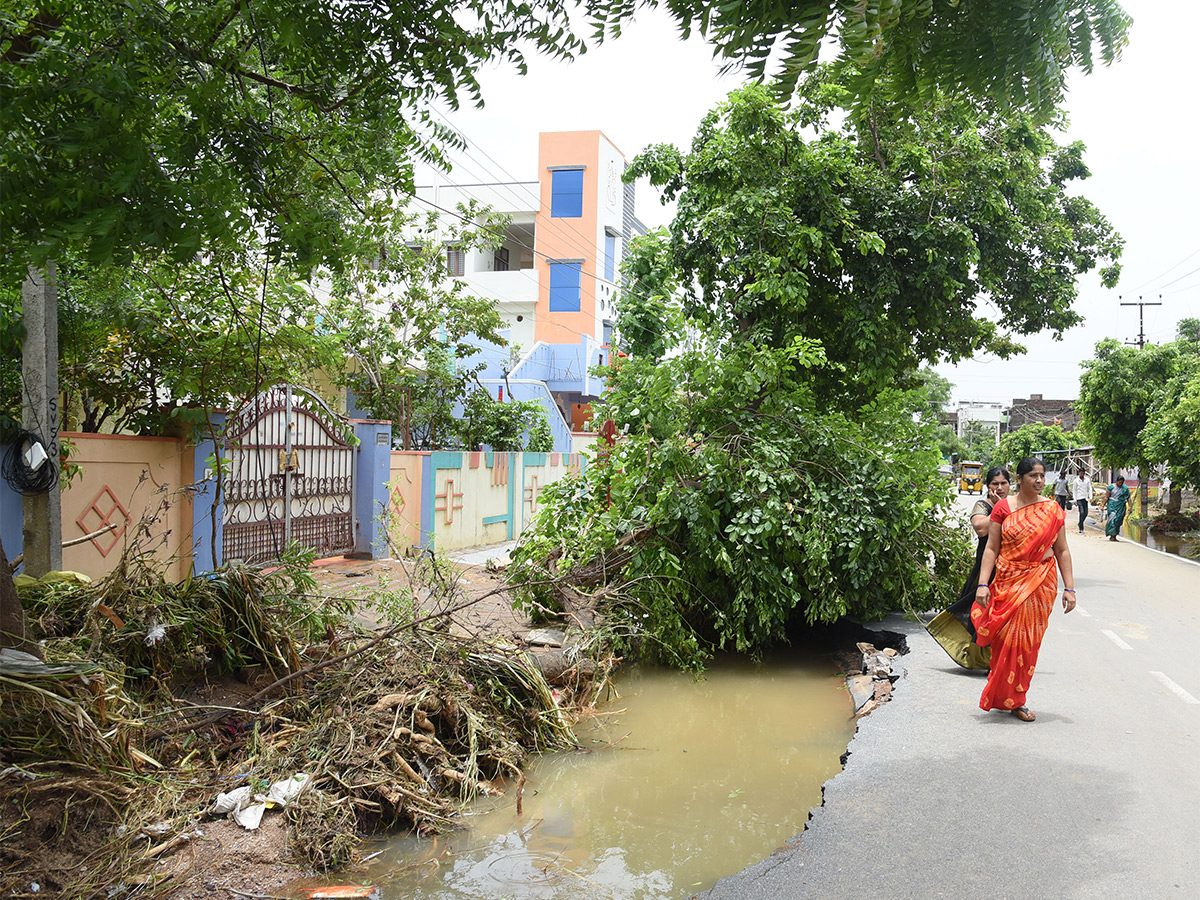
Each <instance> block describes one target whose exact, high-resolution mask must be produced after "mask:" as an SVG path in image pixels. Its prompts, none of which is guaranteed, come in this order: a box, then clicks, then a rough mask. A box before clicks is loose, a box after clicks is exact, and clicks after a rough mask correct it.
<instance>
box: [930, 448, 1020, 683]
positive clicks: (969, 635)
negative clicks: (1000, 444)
mask: <svg viewBox="0 0 1200 900" xmlns="http://www.w3.org/2000/svg"><path fill="white" fill-rule="evenodd" d="M1011 483H1012V477H1011V476H1010V475H1009V474H1008V470H1007V469H1002V468H1001V467H1000V466H992V467H991V468H990V469H988V471H987V478H986V479H985V481H984V484H986V485H987V498H986V499H984V498H982V497H981V498H980V499H978V500H976V501H975V505H974V506H973V507H971V528H973V529H974V530H975V533H976V534H977V535H978V536H979V545H978V546H977V547H976V549H975V566H974V568H972V569H971V574H970V575H968V576H967V581H966V584H964V585H963V589H962V590H961V591H959V592H958V599H957V600H955V601H954V602H953V603H952V604H950V606H949V608H947V609H945V610H943V611H942V612H940V613H938V614H937V615H936V616H934V617H933V618H932V619H930V620H929V622H928V623H927V624H926V625H925V630H926V631H928V632H929V633H930V635H932V636H933V639H934V640H935V641H937V642H938V643H939V644H940V645H941V647H942V649H943V650H945V651H946V652H947V653H949V654H950V658H951V659H952V660H954V661H955V662H956V663H958V664H959V665H960V666H962V667H963V668H964V669H986V668H988V664H989V662H990V660H991V658H992V651H991V648H990V647H980V646H979V645H978V644H976V643H975V625H974V624H973V623H972V622H971V607H972V605H973V604H974V603H975V586H976V585H977V584H979V566H980V564H981V563H982V562H983V550H984V548H985V547H986V546H987V539H988V531H989V530H990V527H991V524H992V520H991V518H990V517H991V515H992V508H993V507H994V506H995V505H996V504H997V503H999V502H1000V501H1001V500H1003V499H1004V498H1005V497H1007V496H1008V494H1009V490H1010V487H1011Z"/></svg>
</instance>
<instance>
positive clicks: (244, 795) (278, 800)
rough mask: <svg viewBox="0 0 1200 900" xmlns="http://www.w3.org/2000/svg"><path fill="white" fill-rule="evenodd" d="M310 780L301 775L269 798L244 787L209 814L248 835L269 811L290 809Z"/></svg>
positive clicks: (285, 781) (278, 785) (230, 793)
mask: <svg viewBox="0 0 1200 900" xmlns="http://www.w3.org/2000/svg"><path fill="white" fill-rule="evenodd" d="M310 777H311V776H309V775H305V774H304V773H303V772H298V773H296V774H295V775H293V776H292V777H291V778H285V779H283V780H282V781H277V782H275V783H274V784H273V785H271V787H270V788H269V789H268V790H267V793H265V794H256V793H254V789H253V788H252V787H251V786H250V785H248V784H247V785H242V787H239V788H234V789H233V790H232V791H226V792H223V793H220V794H217V796H216V798H215V799H214V800H213V805H212V807H211V808H210V809H209V813H211V814H212V815H214V816H228V817H229V818H231V819H233V821H235V822H237V824H239V825H241V826H242V827H243V828H245V829H246V830H247V831H254V830H255V829H256V828H258V826H259V825H261V824H262V818H263V813H265V812H266V811H267V810H268V809H283V808H284V807H285V806H287V805H288V804H289V803H290V802H291V801H292V800H294V799H295V798H296V797H297V796H298V795H299V794H300V792H301V791H303V790H304V786H305V785H306V784H308V780H309V778H310ZM363 896H365V895H363Z"/></svg>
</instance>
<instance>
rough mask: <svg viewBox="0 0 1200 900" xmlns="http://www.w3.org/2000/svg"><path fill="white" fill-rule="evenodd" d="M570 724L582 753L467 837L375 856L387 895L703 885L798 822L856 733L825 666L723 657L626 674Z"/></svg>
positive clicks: (561, 758)
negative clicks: (607, 698)
mask: <svg viewBox="0 0 1200 900" xmlns="http://www.w3.org/2000/svg"><path fill="white" fill-rule="evenodd" d="M620 691H621V698H620V700H617V701H614V702H613V703H612V704H610V706H609V709H610V710H611V711H614V712H616V711H620V712H619V713H618V714H615V715H605V716H602V717H599V718H597V719H595V720H593V721H592V722H591V723H590V724H589V725H585V726H581V727H580V728H578V729H577V730H576V734H577V736H578V737H579V738H580V741H581V743H582V744H583V746H585V747H594V748H596V749H595V750H594V751H592V752H585V753H568V754H553V755H547V756H544V757H542V758H540V759H538V760H536V761H535V762H534V763H533V764H532V765H531V766H530V770H529V773H528V774H529V781H528V784H527V786H526V789H525V796H524V803H523V814H522V815H521V816H518V815H517V814H516V808H515V800H514V798H513V797H512V796H509V797H505V798H500V799H498V800H492V801H488V802H487V803H485V804H481V805H480V806H479V807H478V808H477V809H476V810H475V811H474V813H473V814H472V815H471V817H470V818H469V820H468V824H469V831H467V832H464V833H462V834H458V835H451V836H448V837H443V838H439V839H437V840H436V841H431V840H419V839H415V838H404V839H400V840H397V841H394V842H392V843H391V844H389V845H388V846H387V848H386V850H385V853H384V854H383V856H381V857H380V858H379V859H377V860H376V861H375V862H374V863H373V869H372V873H371V874H372V877H373V879H374V881H375V883H376V884H378V885H379V886H380V889H381V896H382V897H383V898H384V900H387V898H399V897H405V898H425V900H435V898H436V900H448V898H466V897H471V898H477V900H487V898H502V897H503V898H509V897H513V898H530V900H533V898H538V900H540V898H550V897H557V896H562V895H563V894H564V893H565V892H567V891H569V893H570V896H571V897H573V898H576V897H577V898H584V900H591V898H622V900H652V898H665V897H678V896H681V895H683V894H686V893H689V892H693V891H697V890H702V889H704V888H706V887H709V886H711V885H712V884H713V883H714V882H715V881H716V880H717V879H718V878H720V877H722V876H724V875H728V874H730V873H732V872H736V871H738V870H740V869H742V868H744V867H745V866H747V865H750V864H751V863H753V862H756V861H758V860H760V859H762V858H764V857H766V856H767V855H768V854H769V853H770V852H771V851H772V850H774V849H775V848H776V847H778V846H780V845H781V844H782V843H784V842H785V841H786V840H788V839H789V838H790V837H792V836H794V835H795V834H797V833H799V832H800V831H802V830H803V828H804V823H805V822H806V820H807V818H808V811H809V810H810V809H811V808H812V807H814V806H816V805H818V804H819V803H820V801H821V793H820V792H821V785H822V784H823V783H824V782H825V780H826V779H828V778H830V777H832V776H833V775H834V774H836V773H837V772H838V771H839V769H840V767H841V764H840V757H841V754H842V753H843V752H844V751H845V749H846V744H847V742H848V741H849V739H850V737H851V735H852V733H853V724H852V723H851V721H850V719H849V715H850V702H849V699H848V696H847V694H846V692H845V689H844V686H843V681H842V678H841V676H840V673H836V672H834V671H833V670H832V669H831V668H830V667H829V666H826V665H820V666H813V665H805V664H801V663H796V662H794V661H793V662H775V663H773V664H771V665H768V666H765V667H762V668H755V667H752V666H750V665H749V664H747V663H744V662H732V661H727V662H723V663H721V664H719V665H717V666H715V667H714V668H713V669H711V670H710V671H709V673H708V676H707V677H706V679H705V680H703V681H701V682H696V681H694V680H693V679H692V678H691V677H690V676H688V675H684V674H681V673H677V672H663V671H643V672H635V673H633V674H631V675H630V676H629V677H627V678H625V679H623V680H622V681H621V682H620Z"/></svg>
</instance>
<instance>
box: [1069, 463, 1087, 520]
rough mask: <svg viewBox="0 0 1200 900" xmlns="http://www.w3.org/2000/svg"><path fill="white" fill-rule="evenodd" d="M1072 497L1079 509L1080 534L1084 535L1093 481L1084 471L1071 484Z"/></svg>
mask: <svg viewBox="0 0 1200 900" xmlns="http://www.w3.org/2000/svg"><path fill="white" fill-rule="evenodd" d="M1071 496H1072V497H1073V498H1074V500H1075V506H1076V507H1078V509H1079V533H1080V534H1083V523H1084V522H1085V521H1086V520H1087V514H1088V503H1090V502H1091V499H1092V481H1091V479H1090V478H1088V477H1087V475H1085V474H1084V472H1083V469H1080V470H1079V472H1078V473H1077V474H1076V475H1075V480H1074V481H1072V482H1071Z"/></svg>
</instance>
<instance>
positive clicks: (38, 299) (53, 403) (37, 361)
mask: <svg viewBox="0 0 1200 900" xmlns="http://www.w3.org/2000/svg"><path fill="white" fill-rule="evenodd" d="M21 317H22V322H23V324H24V325H25V341H24V343H23V344H22V347H21V381H22V384H23V385H24V392H23V394H24V396H23V398H22V403H21V428H22V430H23V431H26V432H28V433H29V434H31V435H33V436H34V438H36V441H37V446H38V447H39V448H40V450H41V451H42V452H44V453H45V455H46V458H45V460H44V461H40V465H41V466H50V467H52V468H53V469H54V470H56V471H57V469H58V466H59V450H58V284H57V276H56V272H55V266H54V263H53V261H51V262H49V263H47V264H46V268H45V270H43V271H38V270H37V269H33V268H31V269H30V270H29V273H28V275H27V276H26V278H25V283H24V284H22V285H21ZM26 444H27V445H29V446H30V447H31V448H32V446H33V444H32V443H30V442H29V441H26ZM33 465H34V466H35V467H36V466H38V462H34V464H33ZM48 480H49V481H50V489H49V490H47V491H44V492H42V493H37V494H25V496H24V498H23V500H24V502H23V504H22V509H23V512H24V517H23V521H22V538H23V545H24V546H23V552H24V554H25V573H26V574H27V575H32V576H33V577H34V578H40V577H41V576H42V575H45V574H46V573H47V572H50V571H54V570H57V569H61V568H62V507H61V503H60V501H61V497H60V494H59V487H58V478H53V479H48Z"/></svg>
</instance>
